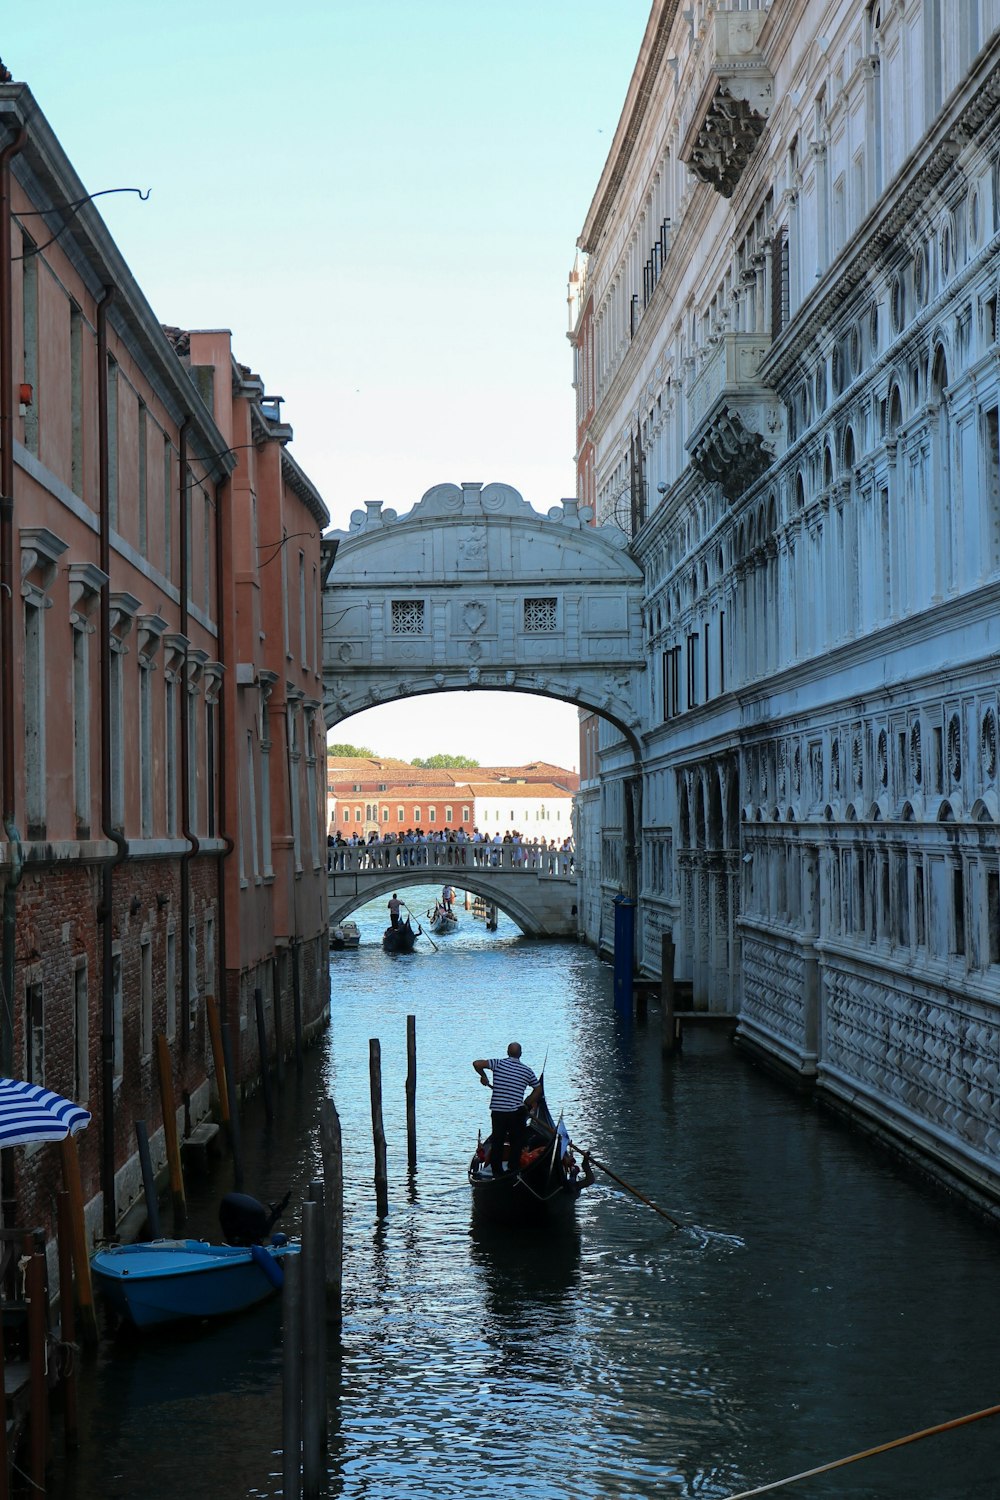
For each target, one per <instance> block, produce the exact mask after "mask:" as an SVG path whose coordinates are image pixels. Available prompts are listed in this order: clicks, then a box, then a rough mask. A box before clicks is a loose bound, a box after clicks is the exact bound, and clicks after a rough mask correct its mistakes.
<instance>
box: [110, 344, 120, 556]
mask: <svg viewBox="0 0 1000 1500" xmlns="http://www.w3.org/2000/svg"><path fill="white" fill-rule="evenodd" d="M108 516H109V519H110V521H111V525H112V527H113V528H114V530H115V531H117V530H118V366H117V364H116V363H115V361H114V360H113V359H111V358H110V356H109V358H108Z"/></svg>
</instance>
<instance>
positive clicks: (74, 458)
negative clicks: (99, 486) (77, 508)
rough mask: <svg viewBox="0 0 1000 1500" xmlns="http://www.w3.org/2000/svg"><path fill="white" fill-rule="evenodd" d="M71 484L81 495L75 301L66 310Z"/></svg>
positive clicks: (79, 338)
mask: <svg viewBox="0 0 1000 1500" xmlns="http://www.w3.org/2000/svg"><path fill="white" fill-rule="evenodd" d="M69 391H70V396H69V425H70V484H71V485H72V488H73V493H74V495H80V496H82V495H83V314H82V313H81V311H80V309H79V308H78V307H77V306H76V304H75V303H71V304H70V314H69Z"/></svg>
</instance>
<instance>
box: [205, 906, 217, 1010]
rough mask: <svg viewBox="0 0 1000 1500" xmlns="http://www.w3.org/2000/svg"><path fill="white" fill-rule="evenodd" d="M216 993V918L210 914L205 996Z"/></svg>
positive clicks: (207, 921) (206, 942) (207, 933)
mask: <svg viewBox="0 0 1000 1500" xmlns="http://www.w3.org/2000/svg"><path fill="white" fill-rule="evenodd" d="M215 993H216V988H215V917H214V916H212V915H211V914H210V915H208V916H206V918H205V994H206V995H214V994H215Z"/></svg>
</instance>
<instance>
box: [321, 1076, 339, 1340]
mask: <svg viewBox="0 0 1000 1500" xmlns="http://www.w3.org/2000/svg"><path fill="white" fill-rule="evenodd" d="M319 1139H320V1151H321V1153H322V1156H323V1203H324V1208H325V1212H326V1233H325V1234H324V1236H323V1244H324V1247H325V1250H326V1316H327V1321H328V1322H329V1323H333V1324H334V1325H335V1326H337V1327H339V1326H340V1324H341V1322H342V1321H343V1292H344V1153H343V1143H342V1140H341V1134H340V1116H339V1115H338V1114H337V1110H336V1106H335V1105H334V1102H333V1100H332V1099H324V1100H323V1102H322V1104H321V1105H320V1109H319Z"/></svg>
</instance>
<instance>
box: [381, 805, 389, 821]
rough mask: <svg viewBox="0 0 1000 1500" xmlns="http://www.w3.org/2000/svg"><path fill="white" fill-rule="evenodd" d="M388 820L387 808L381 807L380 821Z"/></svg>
mask: <svg viewBox="0 0 1000 1500" xmlns="http://www.w3.org/2000/svg"><path fill="white" fill-rule="evenodd" d="M388 821H389V809H388V808H387V807H383V809H382V822H383V823H388Z"/></svg>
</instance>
